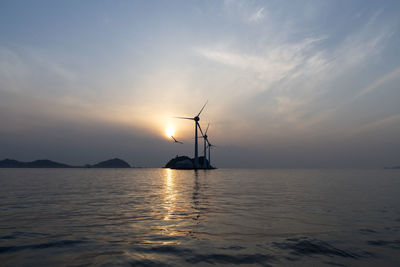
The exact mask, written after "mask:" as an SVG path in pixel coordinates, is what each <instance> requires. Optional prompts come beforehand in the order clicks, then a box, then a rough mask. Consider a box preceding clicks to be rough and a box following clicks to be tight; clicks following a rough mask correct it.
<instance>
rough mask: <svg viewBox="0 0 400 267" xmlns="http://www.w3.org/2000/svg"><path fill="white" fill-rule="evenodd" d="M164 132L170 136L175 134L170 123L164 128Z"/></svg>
mask: <svg viewBox="0 0 400 267" xmlns="http://www.w3.org/2000/svg"><path fill="white" fill-rule="evenodd" d="M165 134H166V135H167V137H169V138H170V137H171V136H173V135H174V134H175V129H174V127H172V126H171V125H170V126H168V127H167V129H165Z"/></svg>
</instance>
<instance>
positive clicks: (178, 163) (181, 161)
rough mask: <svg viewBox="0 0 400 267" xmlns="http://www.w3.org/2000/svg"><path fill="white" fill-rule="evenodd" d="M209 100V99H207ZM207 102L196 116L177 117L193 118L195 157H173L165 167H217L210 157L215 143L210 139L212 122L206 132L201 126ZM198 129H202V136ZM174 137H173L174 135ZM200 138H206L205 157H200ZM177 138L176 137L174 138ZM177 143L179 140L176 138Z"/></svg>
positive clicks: (190, 168) (189, 168)
mask: <svg viewBox="0 0 400 267" xmlns="http://www.w3.org/2000/svg"><path fill="white" fill-rule="evenodd" d="M207 102H208V101H207ZM207 102H206V103H205V104H204V105H203V107H202V108H201V109H200V112H199V113H198V114H197V115H196V116H195V117H193V118H192V117H175V118H177V119H185V120H193V121H194V158H189V157H187V156H181V157H178V156H176V157H175V158H173V159H171V160H170V161H169V162H168V163H167V164H166V165H165V168H171V169H186V170H192V169H194V170H196V169H215V168H214V167H212V166H211V163H210V159H211V153H210V150H211V148H212V147H214V145H212V144H211V143H210V142H209V141H208V136H207V132H208V128H209V126H210V123H209V124H208V125H207V129H206V131H205V132H203V130H202V129H201V127H200V123H199V121H200V114H201V112H202V111H203V109H204V107H205V106H206V105H207ZM197 129H199V130H200V133H201V136H200V137H199V136H198V132H197ZM172 138H173V137H172ZM198 138H203V140H204V150H203V152H204V155H203V157H199V152H198V151H199V149H198V141H197V139H198ZM173 139H174V140H175V138H173ZM175 143H177V141H176V140H175ZM207 149H208V160H207Z"/></svg>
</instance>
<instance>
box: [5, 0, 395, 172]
mask: <svg viewBox="0 0 400 267" xmlns="http://www.w3.org/2000/svg"><path fill="white" fill-rule="evenodd" d="M399 14H400V2H399V1H361V0H360V1H334V0H332V1H320V0H318V1H291V2H283V1H236V0H229V1H228V0H227V1H1V2H0V160H1V159H3V158H14V159H18V160H22V161H31V160H35V159H42V158H49V159H51V160H55V161H60V162H64V163H67V164H72V165H79V164H84V163H94V162H98V161H101V160H105V159H109V158H114V157H119V158H122V159H124V160H126V161H128V162H129V163H130V164H131V165H134V166H145V167H161V166H164V165H165V163H166V162H167V161H168V160H169V159H170V158H172V157H174V156H175V155H188V156H191V157H192V156H193V139H192V137H193V130H194V125H193V123H192V122H191V121H184V120H177V119H173V118H172V117H173V116H194V115H196V114H197V113H198V111H199V110H200V108H201V107H202V105H203V104H204V103H205V101H206V100H208V101H209V102H208V104H207V106H206V108H205V109H204V111H203V113H202V115H201V120H200V123H201V126H202V127H203V128H205V127H206V126H207V123H208V122H210V123H211V125H210V129H209V139H210V142H212V143H213V144H215V145H217V146H218V148H216V149H214V150H213V152H212V154H211V161H212V164H213V165H214V164H215V165H216V166H217V167H248V168H253V167H257V168H263V167H265V168H269V167H271V168H289V167H290V168H310V167H313V168H324V167H332V168H335V167H338V168H342V167H361V168H369V167H371V168H381V167H383V166H392V165H400V140H399V136H400V105H399V100H400V88H399V85H400V53H399V52H398V49H399V47H400V35H399V26H400V16H399ZM168 127H173V128H174V129H175V137H176V138H177V139H179V140H181V141H183V142H184V144H183V145H180V144H174V143H173V142H172V141H171V140H169V139H168V138H167V137H166V135H165V130H166V128H168ZM202 151H203V146H202V141H201V142H200V143H199V154H200V155H202Z"/></svg>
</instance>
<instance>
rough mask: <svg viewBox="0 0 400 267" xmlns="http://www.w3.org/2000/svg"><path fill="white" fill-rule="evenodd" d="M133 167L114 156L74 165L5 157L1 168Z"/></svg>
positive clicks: (0, 162)
mask: <svg viewBox="0 0 400 267" xmlns="http://www.w3.org/2000/svg"><path fill="white" fill-rule="evenodd" d="M85 167H86V168H131V166H130V165H129V164H128V163H127V162H126V161H124V160H122V159H118V158H114V159H109V160H105V161H102V162H99V163H96V164H94V165H89V164H87V165H85V166H72V165H68V164H64V163H59V162H55V161H52V160H48V159H40V160H35V161H31V162H23V161H18V160H15V159H4V160H1V161H0V168H85Z"/></svg>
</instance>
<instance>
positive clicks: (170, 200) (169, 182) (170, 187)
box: [164, 169, 176, 221]
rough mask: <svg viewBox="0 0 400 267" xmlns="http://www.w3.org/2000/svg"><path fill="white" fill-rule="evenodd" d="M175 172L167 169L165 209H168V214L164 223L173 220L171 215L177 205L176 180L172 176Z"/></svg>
mask: <svg viewBox="0 0 400 267" xmlns="http://www.w3.org/2000/svg"><path fill="white" fill-rule="evenodd" d="M172 172H173V170H171V169H165V178H164V188H165V191H164V207H165V209H166V214H165V216H164V221H169V220H170V219H171V215H172V214H173V213H174V211H175V205H176V202H175V200H176V190H175V184H174V178H173V176H172Z"/></svg>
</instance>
